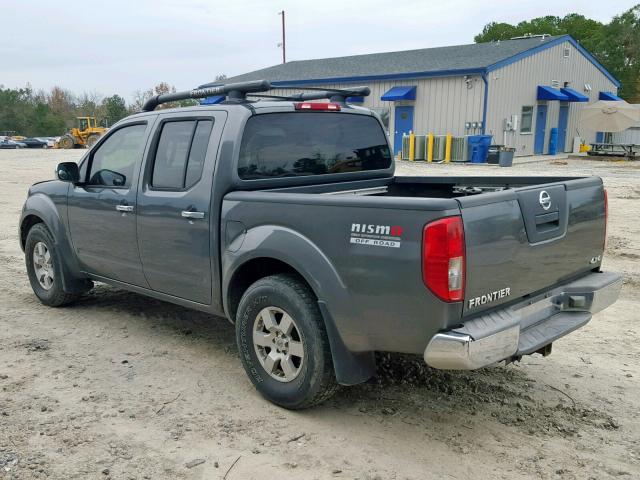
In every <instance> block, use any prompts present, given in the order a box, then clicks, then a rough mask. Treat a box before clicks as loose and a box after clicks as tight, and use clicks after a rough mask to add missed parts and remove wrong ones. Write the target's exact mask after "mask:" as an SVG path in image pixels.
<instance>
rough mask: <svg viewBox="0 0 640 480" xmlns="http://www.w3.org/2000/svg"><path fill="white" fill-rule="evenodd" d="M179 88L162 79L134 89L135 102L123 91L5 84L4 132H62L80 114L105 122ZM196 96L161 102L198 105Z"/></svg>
mask: <svg viewBox="0 0 640 480" xmlns="http://www.w3.org/2000/svg"><path fill="white" fill-rule="evenodd" d="M175 91H176V88H175V87H174V86H172V85H169V84H168V83H166V82H161V83H159V84H158V85H156V86H155V87H153V88H150V89H148V90H138V91H136V92H135V93H134V99H133V102H132V103H130V104H129V105H127V102H126V101H125V99H124V98H122V97H121V96H120V95H117V94H114V95H111V96H109V97H102V96H101V95H100V94H97V93H83V94H81V95H74V94H73V93H72V92H70V91H69V90H65V89H63V88H61V87H53V88H51V89H50V90H49V91H45V90H38V91H34V90H33V89H32V88H31V86H29V85H27V86H26V87H24V88H4V87H3V86H2V85H0V135H1V134H2V133H3V132H16V134H18V135H25V136H28V137H32V136H34V137H37V136H58V135H62V134H64V133H65V132H67V131H68V130H69V129H70V128H71V127H74V126H76V123H77V121H76V117H95V118H96V119H97V121H98V123H99V124H101V125H102V126H106V127H108V126H111V125H113V124H114V123H116V122H117V121H118V120H120V119H122V118H124V117H126V116H127V115H130V114H132V113H136V112H139V111H140V110H141V109H142V105H144V102H146V101H147V100H148V99H149V98H151V97H152V96H153V95H159V94H163V93H169V92H175ZM196 103H197V102H196V101H195V100H183V101H179V102H172V103H167V104H163V105H160V106H159V107H158V109H160V108H172V107H185V106H189V105H195V104H196Z"/></svg>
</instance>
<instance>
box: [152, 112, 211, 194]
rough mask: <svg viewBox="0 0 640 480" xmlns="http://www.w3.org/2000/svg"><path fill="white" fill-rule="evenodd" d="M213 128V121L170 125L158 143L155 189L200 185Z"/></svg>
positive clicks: (154, 165) (162, 133)
mask: <svg viewBox="0 0 640 480" xmlns="http://www.w3.org/2000/svg"><path fill="white" fill-rule="evenodd" d="M212 127H213V121H212V120H184V121H176V122H166V123H165V124H164V125H163V126H162V131H161V133H160V139H159V140H158V147H157V149H156V155H155V159H154V162H153V172H152V174H151V186H152V187H153V188H159V189H171V190H182V189H185V188H190V187H192V186H193V185H195V184H196V183H198V181H199V180H200V177H201V176H202V169H203V167H204V159H205V156H206V154H207V145H208V143H209V135H210V134H211V128H212Z"/></svg>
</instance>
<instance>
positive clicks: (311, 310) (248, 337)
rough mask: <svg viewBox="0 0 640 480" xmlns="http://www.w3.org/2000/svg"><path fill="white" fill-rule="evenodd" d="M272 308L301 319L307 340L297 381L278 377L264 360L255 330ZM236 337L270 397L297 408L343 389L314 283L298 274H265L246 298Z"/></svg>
mask: <svg viewBox="0 0 640 480" xmlns="http://www.w3.org/2000/svg"><path fill="white" fill-rule="evenodd" d="M269 307H276V308H277V309H281V310H282V311H284V312H286V313H287V314H288V315H289V316H290V317H291V318H292V319H294V321H295V328H296V332H299V334H298V335H299V340H300V342H301V343H302V346H303V350H304V355H303V356H302V357H301V358H302V362H301V363H300V366H299V367H298V368H299V371H298V373H297V376H296V377H295V378H293V379H292V380H291V381H278V380H277V379H274V378H272V376H271V375H270V374H269V373H268V372H267V370H266V369H265V367H263V365H262V363H261V361H260V360H259V359H258V353H257V352H256V349H257V347H254V342H253V333H254V327H256V323H257V322H259V321H260V320H259V319H258V314H260V312H262V311H263V310H264V309H266V308H269ZM236 341H237V344H238V350H239V352H240V358H241V360H242V364H243V366H244V369H245V371H246V372H247V375H248V376H249V378H250V379H251V381H252V382H253V385H254V386H255V387H256V389H257V390H258V391H259V392H260V393H261V394H262V395H263V396H264V397H265V398H266V399H267V400H269V401H271V402H273V403H275V404H276V405H280V406H281V407H284V408H288V409H291V410H299V409H303V408H309V407H312V406H314V405H317V404H319V403H321V402H323V401H325V400H327V399H328V398H329V397H331V396H332V395H333V394H334V393H335V392H336V390H337V389H338V384H337V383H336V378H335V372H334V369H333V361H332V358H331V350H330V347H329V339H328V337H327V332H326V330H325V326H324V321H323V319H322V315H321V314H320V311H319V309H318V305H317V303H316V298H315V296H314V294H313V292H312V291H311V290H310V289H309V287H308V286H307V285H306V284H305V283H303V282H302V281H301V280H300V279H299V278H297V277H296V276H293V275H287V274H279V275H272V276H269V277H265V278H262V279H260V280H258V281H257V282H255V283H254V284H253V285H251V286H250V287H249V288H248V289H247V291H246V292H245V293H244V295H243V296H242V299H241V300H240V305H239V306H238V313H237V315H236Z"/></svg>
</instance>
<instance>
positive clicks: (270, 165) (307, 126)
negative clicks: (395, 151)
mask: <svg viewBox="0 0 640 480" xmlns="http://www.w3.org/2000/svg"><path fill="white" fill-rule="evenodd" d="M391 160H392V159H391V153H390V151H389V147H388V145H387V138H386V136H385V134H384V131H383V130H382V127H381V126H380V123H379V122H378V120H377V119H376V118H375V117H372V116H368V115H353V114H345V113H327V112H296V113H270V114H263V115H256V116H254V117H251V118H250V119H249V120H248V121H247V125H246V127H245V130H244V134H243V137H242V143H241V146H240V159H239V161H238V175H239V176H240V178H242V179H244V180H254V179H260V178H274V177H293V176H305V175H327V174H333V173H347V172H361V171H365V170H383V169H386V168H389V167H390V166H391Z"/></svg>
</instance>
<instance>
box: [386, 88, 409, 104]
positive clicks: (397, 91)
mask: <svg viewBox="0 0 640 480" xmlns="http://www.w3.org/2000/svg"><path fill="white" fill-rule="evenodd" d="M415 99H416V87H393V88H391V89H389V90H388V91H387V93H385V94H384V95H382V97H380V100H384V101H385V102H397V101H398V100H415Z"/></svg>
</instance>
